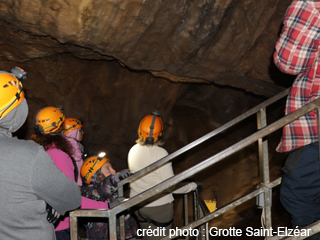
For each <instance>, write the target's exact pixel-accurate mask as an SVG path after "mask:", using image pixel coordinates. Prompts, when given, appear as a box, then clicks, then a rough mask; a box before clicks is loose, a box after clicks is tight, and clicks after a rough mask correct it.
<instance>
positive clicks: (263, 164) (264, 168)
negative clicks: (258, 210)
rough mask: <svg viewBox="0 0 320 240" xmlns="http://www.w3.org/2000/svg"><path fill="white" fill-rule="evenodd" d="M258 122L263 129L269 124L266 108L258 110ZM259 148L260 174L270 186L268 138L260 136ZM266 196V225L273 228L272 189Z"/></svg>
mask: <svg viewBox="0 0 320 240" xmlns="http://www.w3.org/2000/svg"><path fill="white" fill-rule="evenodd" d="M257 123H258V129H259V130H260V129H262V128H264V127H266V126H267V113H266V108H261V109H260V111H259V112H257ZM258 148H259V166H260V176H261V181H260V182H262V183H263V185H264V186H268V184H269V183H270V173H269V153H268V140H266V139H263V138H259V140H258ZM263 198H264V206H263V208H264V211H263V214H264V219H265V226H263V227H265V228H266V229H271V227H272V222H271V204H272V199H271V198H272V196H271V190H270V191H266V192H264V193H263Z"/></svg>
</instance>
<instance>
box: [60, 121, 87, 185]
mask: <svg viewBox="0 0 320 240" xmlns="http://www.w3.org/2000/svg"><path fill="white" fill-rule="evenodd" d="M63 124H64V129H65V132H64V134H65V137H66V139H67V141H68V142H69V143H70V145H71V146H72V158H73V159H74V161H75V163H76V166H77V170H78V179H77V183H78V185H79V186H82V180H81V176H80V169H81V166H82V164H83V159H82V156H83V153H84V146H83V145H82V144H81V141H82V138H83V134H84V131H83V129H82V122H81V121H80V120H79V119H76V118H66V119H65V120H64V122H63Z"/></svg>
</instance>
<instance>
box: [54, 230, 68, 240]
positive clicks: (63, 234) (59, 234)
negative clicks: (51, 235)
mask: <svg viewBox="0 0 320 240" xmlns="http://www.w3.org/2000/svg"><path fill="white" fill-rule="evenodd" d="M56 240H70V229H69V228H68V229H64V230H60V231H56Z"/></svg>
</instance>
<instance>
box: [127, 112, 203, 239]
mask: <svg viewBox="0 0 320 240" xmlns="http://www.w3.org/2000/svg"><path fill="white" fill-rule="evenodd" d="M162 135H163V122H162V118H161V115H160V113H159V112H156V111H153V112H152V113H151V114H148V115H146V116H145V117H144V118H143V119H142V120H141V122H140V125H139V128H138V136H139V139H138V140H137V141H136V142H137V144H136V145H134V146H133V147H132V148H131V149H130V151H129V153H128V165H129V169H130V172H131V174H134V173H135V172H137V171H139V170H141V169H143V168H145V167H147V166H148V165H150V164H152V163H154V162H156V161H158V160H159V159H161V158H163V157H165V156H167V155H168V152H167V151H166V150H165V149H164V148H162V147H160V146H159V144H160V140H161V138H162ZM172 176H174V173H173V169H172V164H171V162H168V163H166V164H165V165H163V166H162V167H159V168H157V169H155V170H154V171H152V172H150V173H148V174H146V175H144V176H143V177H141V178H139V179H138V180H136V181H133V182H131V183H130V197H133V196H135V195H137V194H139V193H142V192H144V191H146V190H147V189H149V188H152V187H154V186H155V185H157V184H159V183H161V182H163V181H165V180H167V179H168V178H171V177H172ZM196 188H197V184H196V183H194V182H191V183H189V184H187V185H185V186H184V187H181V188H179V189H178V190H175V191H174V192H173V193H188V192H190V191H193V190H195V189H196ZM173 201H174V198H173V196H172V194H171V193H169V194H166V195H165V196H161V197H160V198H158V199H156V200H153V201H152V202H150V203H148V204H147V205H145V206H143V207H142V208H140V209H139V210H137V211H136V212H135V215H136V217H137V220H138V221H139V225H140V228H141V229H156V228H159V227H161V228H165V229H166V233H165V234H166V236H168V232H169V229H170V228H171V227H172V222H173V215H174V210H173ZM162 237H163V236H147V235H145V236H143V239H152V240H155V239H160V238H162Z"/></svg>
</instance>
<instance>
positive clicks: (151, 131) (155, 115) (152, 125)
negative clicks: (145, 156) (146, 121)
mask: <svg viewBox="0 0 320 240" xmlns="http://www.w3.org/2000/svg"><path fill="white" fill-rule="evenodd" d="M152 114H153V118H152V121H151V126H150V132H149V137H147V139H146V144H154V139H153V137H152V135H153V129H154V122H155V121H156V118H157V114H154V112H152Z"/></svg>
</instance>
